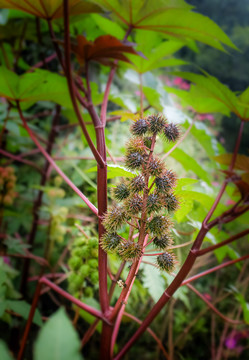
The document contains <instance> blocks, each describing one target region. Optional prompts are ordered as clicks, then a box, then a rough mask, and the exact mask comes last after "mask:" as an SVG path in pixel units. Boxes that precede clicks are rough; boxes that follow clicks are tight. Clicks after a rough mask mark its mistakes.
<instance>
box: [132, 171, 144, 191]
mask: <svg viewBox="0 0 249 360" xmlns="http://www.w3.org/2000/svg"><path fill="white" fill-rule="evenodd" d="M144 187H145V182H144V177H143V176H142V175H138V176H136V177H134V178H133V179H131V180H130V183H129V189H130V191H132V192H135V193H137V192H139V191H142V190H143V189H144Z"/></svg>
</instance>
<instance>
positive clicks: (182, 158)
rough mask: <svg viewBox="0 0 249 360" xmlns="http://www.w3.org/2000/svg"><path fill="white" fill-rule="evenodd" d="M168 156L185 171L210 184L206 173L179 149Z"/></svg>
mask: <svg viewBox="0 0 249 360" xmlns="http://www.w3.org/2000/svg"><path fill="white" fill-rule="evenodd" d="M170 156H172V157H173V158H174V159H175V160H177V161H178V162H179V163H180V164H182V166H183V167H184V169H185V170H191V171H193V172H194V173H195V174H196V175H197V176H198V177H199V178H200V179H202V180H204V181H206V182H207V183H208V184H210V177H209V175H208V174H207V172H206V171H205V170H204V169H203V167H202V166H201V165H199V164H198V162H197V161H196V160H195V159H194V158H193V157H192V156H190V155H188V154H187V153H186V152H185V151H183V150H182V149H180V148H176V149H175V150H174V151H173V152H172V153H171V155H170Z"/></svg>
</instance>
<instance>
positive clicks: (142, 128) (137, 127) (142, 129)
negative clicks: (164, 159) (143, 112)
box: [131, 119, 149, 136]
mask: <svg viewBox="0 0 249 360" xmlns="http://www.w3.org/2000/svg"><path fill="white" fill-rule="evenodd" d="M148 130H149V124H148V122H147V121H146V120H145V119H139V120H137V121H136V122H135V123H134V124H132V126H131V133H132V134H133V135H135V136H141V135H144V134H146V132H147V131H148Z"/></svg>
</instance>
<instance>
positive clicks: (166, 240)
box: [153, 233, 173, 249]
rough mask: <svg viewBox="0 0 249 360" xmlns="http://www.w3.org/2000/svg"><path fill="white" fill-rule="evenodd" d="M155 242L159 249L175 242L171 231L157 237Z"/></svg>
mask: <svg viewBox="0 0 249 360" xmlns="http://www.w3.org/2000/svg"><path fill="white" fill-rule="evenodd" d="M153 244H154V245H155V246H156V247H157V248H159V249H166V248H168V247H170V246H172V244H173V240H172V237H171V235H170V234H169V233H166V234H163V235H161V236H159V237H155V239H154V240H153Z"/></svg>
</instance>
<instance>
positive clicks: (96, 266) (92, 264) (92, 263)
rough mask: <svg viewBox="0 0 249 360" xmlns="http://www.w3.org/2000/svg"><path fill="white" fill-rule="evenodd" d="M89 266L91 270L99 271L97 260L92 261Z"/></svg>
mask: <svg viewBox="0 0 249 360" xmlns="http://www.w3.org/2000/svg"><path fill="white" fill-rule="evenodd" d="M87 264H88V265H89V266H90V268H93V269H97V268H98V266H99V263H98V260H97V259H90V260H89V261H88V263H87Z"/></svg>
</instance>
